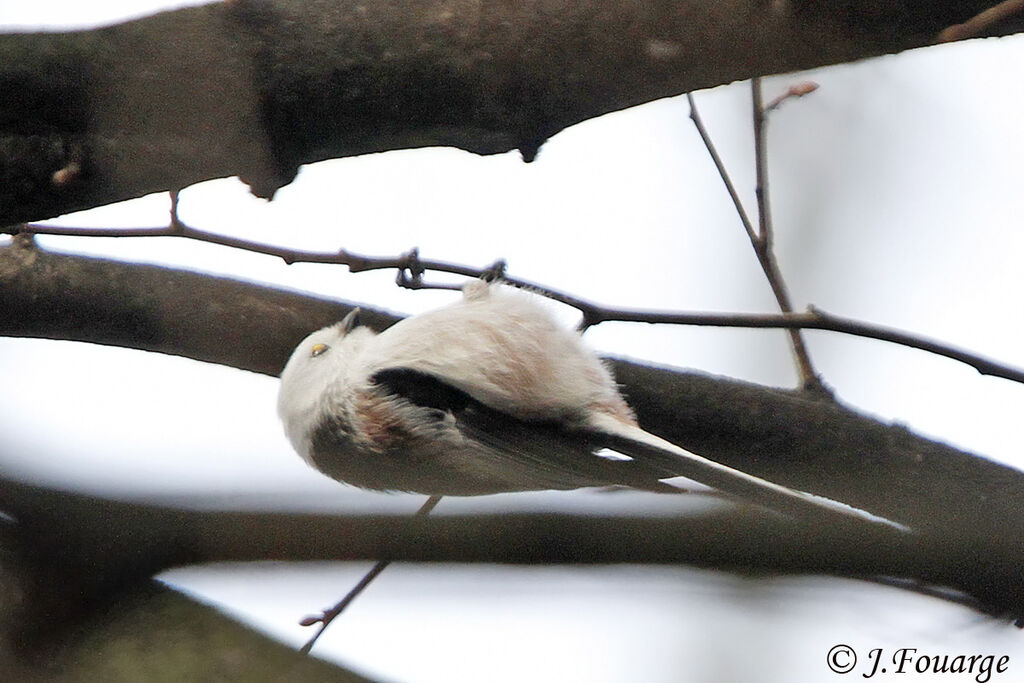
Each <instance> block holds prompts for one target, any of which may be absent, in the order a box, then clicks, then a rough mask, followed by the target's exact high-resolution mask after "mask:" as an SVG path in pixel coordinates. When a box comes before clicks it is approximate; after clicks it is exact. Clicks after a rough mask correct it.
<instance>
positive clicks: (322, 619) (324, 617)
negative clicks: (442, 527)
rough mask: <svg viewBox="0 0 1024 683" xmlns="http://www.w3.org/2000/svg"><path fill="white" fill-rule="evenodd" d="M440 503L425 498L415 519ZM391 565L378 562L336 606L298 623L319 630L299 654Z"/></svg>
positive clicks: (438, 499)
mask: <svg viewBox="0 0 1024 683" xmlns="http://www.w3.org/2000/svg"><path fill="white" fill-rule="evenodd" d="M440 502H441V496H431V497H430V498H427V501H426V502H425V503H423V505H422V507H420V509H419V510H417V511H416V514H415V515H414V516H415V517H425V516H427V515H429V514H430V511H431V510H433V509H434V508H435V507H437V504H438V503H440ZM390 564H391V560H379V561H378V562H377V564H375V565H373V568H372V569H370V571H368V572H366V574H365V575H364V576H363V578H362V579H360V580H359V583H357V584H356V585H355V586H353V587H352V590H350V591H349V592H348V593H347V594H346V595H345V597H343V598H342V599H341V600H340V601H339V602H338V604H336V605H335V606H334V607H331V608H330V609H327V610H324V611H323V612H322V613H321V614H319V615H317V616H313V617H306V618H305V619H303V620H302V621H300V622H299V623H300V624H302V625H303V626H313V625H314V624H320V628H319V629H317V632H316V633H315V634H313V637H312V638H310V639H309V640H308V641H306V644H305V645H303V646H302V649H301V650H300V652H302V653H303V654H309V652H310V650H312V649H313V646H314V645H315V644H316V641H317V640H318V639H319V638H320V636H321V635H322V634H323V632H324V631H326V630H327V627H328V626H330V625H331V622H332V621H334V620H335V619H336V618H338V616H339V615H340V614H341V613H342V612H344V611H345V608H346V607H348V606H349V605H350V604H351V603H352V601H353V600H355V599H356V598H357V597H359V594H360V593H362V592H363V591H364V590H366V587H367V586H369V585H370V584H371V583H373V580H374V579H376V578H377V577H378V576H380V574H381V572H383V571H384V570H385V569H387V568H388V565H390Z"/></svg>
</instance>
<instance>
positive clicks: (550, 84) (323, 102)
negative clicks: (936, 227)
mask: <svg viewBox="0 0 1024 683" xmlns="http://www.w3.org/2000/svg"><path fill="white" fill-rule="evenodd" d="M999 4H1000V3H997V2H995V0H967V1H964V0H942V1H941V2H930V1H929V2H926V1H925V0H896V1H893V2H886V3H878V2H874V1H872V0H851V1H849V2H843V3H815V2H805V1H802V0H797V1H795V2H763V1H762V0H730V1H728V2H720V1H719V0H651V1H650V2H607V1H605V0H578V1H576V2H571V3H565V2H560V1H558V0H538V1H537V2H505V1H501V0H485V1H484V2H470V3H466V2H452V1H451V0H411V1H409V2H377V3H365V2H357V1H356V0H237V1H234V2H220V3H211V4H209V5H205V6H201V7H194V8H187V9H182V10H177V11H174V12H166V13H162V14H158V15H155V16H152V17H148V18H145V19H140V20H137V21H131V22H127V23H124V24H120V25H117V26H113V27H107V28H102V29H96V30H92V31H83V32H72V33H50V34H8V35H0V85H2V87H3V91H4V94H5V97H4V98H2V99H0V179H2V181H3V182H0V225H7V224H11V223H16V222H22V221H26V220H37V219H41V218H46V217H50V216H55V215H59V214H63V213H68V212H70V211H74V210H77V209H84V208H88V207H93V206H99V205H103V204H109V203H112V202H115V201H118V200H122V199H128V198H131V197H137V196H141V195H144V194H149V193H152V192H157V191H166V190H173V189H177V188H182V187H187V186H188V185H191V184H194V183H197V182H200V181H203V180H209V179H212V178H219V177H225V176H232V175H237V176H240V177H241V178H242V179H243V180H245V181H246V182H248V183H249V184H250V186H251V188H252V189H253V191H254V192H255V193H256V194H257V195H259V196H266V197H269V196H272V195H273V194H274V192H275V191H276V190H277V189H278V188H280V187H281V186H282V185H284V184H286V183H288V182H290V181H291V179H292V178H293V177H294V175H295V173H296V171H297V169H298V167H299V166H300V165H302V164H306V163H311V162H314V161H319V160H322V159H328V158H335V157H344V156H354V155H359V154H366V153H370V152H375V151H383V150H390V149H403V148H414V147H427V146H437V145H447V146H454V147H458V148H461V149H465V150H468V151H471V152H475V153H480V154H491V153H498V152H504V151H507V150H510V149H514V148H518V149H519V150H520V151H521V152H522V154H523V156H524V158H526V159H532V158H533V157H534V155H536V153H537V150H538V148H539V147H540V146H541V144H542V143H543V142H544V141H545V140H546V139H547V138H549V137H550V136H552V135H554V134H555V133H557V132H558V131H560V130H562V129H564V128H566V127H567V126H571V125H573V124H575V123H578V122H580V121H583V120H586V119H589V118H593V117H595V116H599V115H601V114H604V113H607V112H610V111H615V110H619V109H623V108H626V107H629V106H632V105H636V104H640V103H643V102H649V101H652V100H655V99H658V98H662V97H666V96H670V95H678V94H680V93H683V92H688V91H692V90H695V89H699V88H705V87H710V86H715V85H719V84H722V83H728V82H732V81H737V80H744V79H748V78H751V77H753V76H757V75H765V74H773V73H782V72H790V71H794V70H799V69H805V68H811V67H817V66H822V65H825V64H835V63H840V62H847V61H852V60H856V59H863V58H866V57H871V56H874V55H880V54H887V53H892V52H898V51H901V50H906V49H908V48H912V47H919V46H923V45H929V44H932V43H933V42H934V41H935V39H936V36H937V34H938V33H939V31H941V30H942V29H944V28H946V27H949V26H951V25H954V24H959V23H963V22H965V21H967V20H969V19H970V18H971V17H972V16H974V15H978V14H980V13H982V12H984V11H985V10H987V9H989V8H992V7H995V6H997V5H999ZM986 16H991V15H986ZM1020 29H1021V22H1020V21H1019V16H1014V15H1006V16H1004V15H1000V16H999V17H997V21H996V22H995V23H989V24H987V25H986V32H987V33H989V34H1006V33H1010V32H1016V31H1019V30H1020Z"/></svg>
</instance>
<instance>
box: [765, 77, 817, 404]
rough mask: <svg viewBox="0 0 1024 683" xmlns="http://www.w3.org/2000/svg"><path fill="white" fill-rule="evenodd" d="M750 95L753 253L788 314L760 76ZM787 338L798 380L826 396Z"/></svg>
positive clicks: (799, 344)
mask: <svg viewBox="0 0 1024 683" xmlns="http://www.w3.org/2000/svg"><path fill="white" fill-rule="evenodd" d="M750 94H751V98H750V99H751V103H752V104H751V108H752V110H753V121H754V159H755V165H756V169H757V181H756V185H755V186H754V195H755V196H756V197H757V215H758V227H759V229H760V233H759V234H760V239H759V240H757V242H756V243H754V245H753V246H754V251H755V252H756V253H757V260H758V261H759V262H760V263H761V270H763V271H764V276H765V277H766V278H767V279H768V284H769V286H770V287H771V288H772V292H773V293H774V294H775V300H776V301H777V302H778V304H779V309H780V310H782V312H783V313H792V312H793V303H792V301H791V299H790V298H789V288H787V287H786V281H785V280H784V279H783V277H782V271H781V270H780V269H779V261H778V259H777V258H776V257H775V236H774V229H773V227H772V212H771V207H770V205H769V201H768V199H769V193H768V148H767V145H768V140H767V135H766V134H765V132H766V131H765V126H766V124H767V122H768V119H767V116H766V115H765V109H764V105H763V103H762V97H761V79H760V78H753V79H751V81H750ZM789 340H790V343H791V345H792V347H793V354H794V356H795V358H796V364H797V371H798V372H799V373H800V380H801V382H800V383H801V385H802V386H803V388H804V389H805V390H808V391H813V392H814V393H818V394H822V395H830V392H829V391H828V390H827V389H826V388H825V385H824V384H823V383H822V381H821V378H820V377H818V373H817V371H815V369H814V364H813V363H812V362H811V354H810V353H809V352H808V351H807V344H805V343H804V338H803V335H801V334H800V330H799V329H791V330H790V331H789Z"/></svg>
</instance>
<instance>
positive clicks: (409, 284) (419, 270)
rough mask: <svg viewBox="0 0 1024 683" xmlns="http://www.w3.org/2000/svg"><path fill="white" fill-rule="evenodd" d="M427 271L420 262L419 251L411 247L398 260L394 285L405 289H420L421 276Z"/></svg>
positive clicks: (421, 283) (421, 286) (421, 284)
mask: <svg viewBox="0 0 1024 683" xmlns="http://www.w3.org/2000/svg"><path fill="white" fill-rule="evenodd" d="M426 272H427V269H426V268H424V267H423V263H422V262H421V261H420V250H419V248H417V247H413V248H412V249H410V250H409V251H407V252H405V253H404V254H402V256H401V257H399V259H398V274H397V275H396V276H395V284H397V285H398V286H399V287H404V288H406V289H422V288H423V275H424V273H426Z"/></svg>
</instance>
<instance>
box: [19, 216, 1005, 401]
mask: <svg viewBox="0 0 1024 683" xmlns="http://www.w3.org/2000/svg"><path fill="white" fill-rule="evenodd" d="M0 233H7V234H27V235H63V236H77V237H153V236H169V235H174V234H175V233H173V232H172V231H171V228H169V227H164V228H127V229H96V228H69V227H56V226H47V225H36V224H31V225H20V226H8V227H7V228H0ZM178 236H180V237H186V238H188V239H195V240H199V241H202V242H210V243H214V244H221V245H223V246H228V247H232V248H235V249H244V250H247V251H252V252H255V253H260V254H266V255H269V256H275V257H277V258H281V259H284V260H285V261H287V262H288V263H300V262H301V263H340V264H343V265H349V266H350V269H351V270H352V271H354V272H359V271H364V270H379V269H388V268H398V269H399V271H400V273H399V278H398V279H399V281H400V282H401V281H402V280H403V279H404V280H405V281H406V284H405V286H407V287H411V288H415V287H417V286H426V285H416V284H414V283H416V282H420V283H422V275H423V274H425V273H426V272H427V271H437V272H443V273H451V274H455V275H461V276H464V277H471V278H481V277H484V278H486V277H500V278H501V279H502V281H503V282H506V283H508V284H510V285H512V286H514V287H520V288H523V289H529V290H530V291H532V292H536V293H537V294H540V295H542V296H545V297H547V298H549V299H551V300H553V301H558V302H560V303H563V304H566V305H567V306H571V307H572V308H575V309H576V310H578V311H579V312H580V313H581V315H582V318H583V323H582V327H593V326H595V325H600V324H601V323H604V322H638V323H650V324H660V325H692V326H697V327H742V328H756V329H815V330H823V331H828V332H837V333H840V334H848V335H852V336H855V337H864V338H868V339H877V340H879V341H884V342H889V343H893V344H899V345H901V346H907V347H910V348H914V349H918V350H921V351H926V352H928V353H933V354H936V355H939V356H943V357H945V358H950V359H952V360H955V361H958V362H960V363H965V364H967V365H970V366H971V367H973V368H974V369H976V370H977V371H978V372H979V373H981V374H983V375H988V376H991V377H1000V378H1002V379H1008V380H1010V381H1013V382H1021V383H1024V370H1019V369H1017V368H1014V367H1011V366H1009V365H1005V364H1002V363H999V362H998V361H995V360H992V359H989V358H985V357H984V356H980V355H978V354H974V353H970V352H968V351H964V350H962V349H958V348H956V347H954V346H951V345H949V344H943V343H942V342H938V341H935V340H931V339H926V338H924V337H920V336H917V335H914V334H911V333H909V332H904V331H901V330H896V329H892V328H888V327H884V326H881V325H874V324H872V323H866V322H862V321H858V320H854V319H851V318H844V317H841V316H837V315H833V314H831V313H826V312H825V311H822V310H820V309H817V308H813V307H812V308H809V309H808V310H807V311H806V312H804V313H783V314H771V313H767V314H761V313H753V314H737V313H694V312H673V311H656V310H643V309H626V308H613V307H609V306H604V305H601V304H597V303H594V302H592V301H588V300H586V299H583V298H581V297H577V296H573V295H571V294H568V293H566V292H562V291H559V290H557V289H553V288H551V287H545V286H543V285H540V284H537V283H533V282H529V281H527V280H522V279H519V278H515V277H510V276H507V275H505V274H504V263H503V262H501V261H499V262H497V263H495V264H492V265H490V266H487V267H485V268H473V267H470V266H464V265H461V264H453V263H446V262H443V261H432V260H421V259H419V258H418V255H417V251H416V250H415V249H413V250H411V251H409V252H407V253H406V254H403V255H401V256H398V257H380V258H376V257H369V256H360V255H357V254H352V253H350V252H345V251H340V252H306V251H297V250H294V249H286V248H278V247H274V246H271V245H265V244H258V243H255V242H247V241H245V240H235V239H232V238H223V237H222V236H220V235H215V234H213V233H208V232H203V231H199V230H195V229H193V228H188V227H185V228H184V232H183V233H180V234H178ZM410 273H411V274H410ZM406 274H408V275H406Z"/></svg>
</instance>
